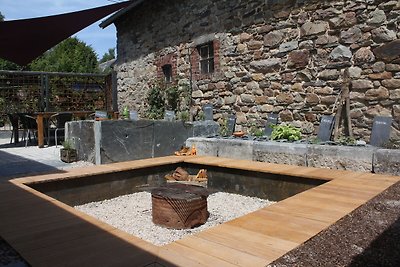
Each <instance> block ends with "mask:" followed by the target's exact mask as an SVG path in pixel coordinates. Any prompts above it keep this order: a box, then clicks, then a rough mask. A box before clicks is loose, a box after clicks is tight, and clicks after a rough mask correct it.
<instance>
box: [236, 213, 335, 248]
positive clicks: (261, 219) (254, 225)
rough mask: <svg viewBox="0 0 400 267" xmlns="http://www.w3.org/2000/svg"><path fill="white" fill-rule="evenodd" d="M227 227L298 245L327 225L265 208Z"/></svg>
mask: <svg viewBox="0 0 400 267" xmlns="http://www.w3.org/2000/svg"><path fill="white" fill-rule="evenodd" d="M228 225H234V226H240V227H242V228H245V229H248V230H252V231H254V230H253V229H257V231H258V232H259V233H262V234H265V235H269V236H274V237H276V238H280V239H285V240H289V241H291V242H296V243H299V242H301V241H304V238H307V237H308V236H309V235H310V234H314V233H315V232H319V231H321V230H322V229H324V228H325V227H326V225H327V223H326V222H321V221H318V220H313V219H309V218H305V217H301V216H295V215H293V214H285V213H280V212H276V210H273V209H272V210H271V209H269V207H266V208H263V209H260V210H258V211H256V212H254V213H252V214H249V215H246V216H243V217H240V218H238V219H235V220H233V221H231V222H228ZM286 232H287V233H286Z"/></svg>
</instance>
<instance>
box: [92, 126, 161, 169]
mask: <svg viewBox="0 0 400 267" xmlns="http://www.w3.org/2000/svg"><path fill="white" fill-rule="evenodd" d="M98 123H100V124H101V130H100V136H99V137H96V138H100V155H101V164H104V163H111V162H120V161H127V160H137V159H144V158H151V157H152V156H153V143H154V136H153V135H154V127H155V126H154V121H147V120H140V121H131V120H118V121H116V120H109V121H101V122H98Z"/></svg>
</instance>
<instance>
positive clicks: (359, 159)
mask: <svg viewBox="0 0 400 267" xmlns="http://www.w3.org/2000/svg"><path fill="white" fill-rule="evenodd" d="M373 152H374V149H373V148H367V147H355V146H322V145H309V146H308V151H307V166H309V167H317V168H329V169H337V170H351V171H362V172H371V171H372V156H373Z"/></svg>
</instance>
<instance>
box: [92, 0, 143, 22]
mask: <svg viewBox="0 0 400 267" xmlns="http://www.w3.org/2000/svg"><path fill="white" fill-rule="evenodd" d="M144 1H145V0H131V2H132V4H130V5H129V6H127V7H126V8H124V9H122V10H120V11H118V12H116V13H114V14H113V15H111V16H110V17H108V18H107V19H106V20H103V21H102V22H101V23H100V25H99V26H100V27H101V28H103V29H104V28H106V27H107V26H109V25H110V24H113V23H114V22H115V21H116V20H117V19H118V18H120V17H121V16H123V15H125V14H126V13H127V12H128V11H130V10H131V9H133V8H135V7H136V6H138V5H140V4H141V3H143V2H144Z"/></svg>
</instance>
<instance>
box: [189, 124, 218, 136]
mask: <svg viewBox="0 0 400 267" xmlns="http://www.w3.org/2000/svg"><path fill="white" fill-rule="evenodd" d="M190 124H191V125H192V129H193V130H192V131H191V133H190V134H189V135H190V136H193V137H197V136H201V137H213V136H216V135H217V134H218V132H219V124H218V123H217V122H215V121H211V120H207V121H194V122H191V123H190Z"/></svg>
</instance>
